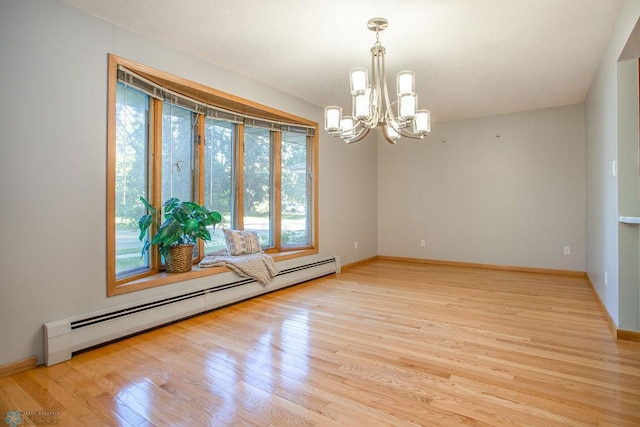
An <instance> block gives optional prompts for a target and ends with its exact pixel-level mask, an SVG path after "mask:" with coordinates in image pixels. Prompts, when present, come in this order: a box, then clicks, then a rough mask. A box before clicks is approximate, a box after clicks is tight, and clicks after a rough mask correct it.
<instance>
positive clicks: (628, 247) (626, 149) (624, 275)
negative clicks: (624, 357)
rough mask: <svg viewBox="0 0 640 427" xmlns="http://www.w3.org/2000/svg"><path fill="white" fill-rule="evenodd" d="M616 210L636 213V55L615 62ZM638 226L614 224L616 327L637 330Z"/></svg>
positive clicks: (639, 284) (639, 307)
mask: <svg viewBox="0 0 640 427" xmlns="http://www.w3.org/2000/svg"><path fill="white" fill-rule="evenodd" d="M617 78H618V120H617V121H618V153H619V155H618V213H619V215H623V216H640V199H639V195H640V192H639V188H638V170H639V169H638V113H639V111H638V93H639V91H638V89H639V88H638V59H637V58H636V59H633V60H631V61H623V62H618V76H617ZM639 231H640V226H638V225H635V224H634V225H631V224H624V223H620V224H619V225H618V284H619V285H618V294H619V297H618V300H619V323H618V326H619V328H620V329H624V330H634V331H640V234H639V233H638V232H639Z"/></svg>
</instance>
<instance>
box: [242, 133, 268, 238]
mask: <svg viewBox="0 0 640 427" xmlns="http://www.w3.org/2000/svg"><path fill="white" fill-rule="evenodd" d="M244 129H245V130H244V229H245V230H247V231H255V232H257V233H258V236H259V237H260V244H261V245H262V246H266V247H269V246H272V245H273V243H272V241H271V137H270V136H271V132H270V131H269V130H268V129H263V128H254V127H249V126H245V128H244Z"/></svg>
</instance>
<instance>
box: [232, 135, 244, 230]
mask: <svg viewBox="0 0 640 427" xmlns="http://www.w3.org/2000/svg"><path fill="white" fill-rule="evenodd" d="M236 126H237V127H236V130H237V132H236V144H235V147H236V148H235V152H236V155H235V156H234V164H235V173H236V175H235V176H236V188H235V192H236V194H235V196H236V197H235V199H236V202H235V209H234V213H233V214H234V216H235V224H236V225H235V227H236V228H237V229H238V230H243V229H244V125H243V124H238V125H236Z"/></svg>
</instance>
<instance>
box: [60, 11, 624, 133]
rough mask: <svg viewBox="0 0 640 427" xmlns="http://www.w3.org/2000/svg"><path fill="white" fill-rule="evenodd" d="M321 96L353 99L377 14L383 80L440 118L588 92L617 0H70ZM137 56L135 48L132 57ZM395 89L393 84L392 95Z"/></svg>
mask: <svg viewBox="0 0 640 427" xmlns="http://www.w3.org/2000/svg"><path fill="white" fill-rule="evenodd" d="M64 1H65V3H68V4H71V5H73V6H76V7H77V8H79V9H81V10H83V11H86V12H88V13H90V14H92V15H95V16H97V17H99V18H102V19H104V20H106V21H109V22H112V23H114V24H116V25H118V26H121V27H124V28H127V29H129V30H131V31H133V32H136V33H141V34H143V35H145V36H147V37H149V38H151V39H155V40H158V41H160V42H162V43H164V44H166V45H168V46H171V47H173V48H175V49H178V50H181V51H184V52H186V53H189V54H192V55H195V56H197V57H199V58H202V59H203V60H205V61H207V62H210V63H212V64H216V65H218V66H220V67H222V68H225V69H228V70H231V71H234V72H236V73H239V74H242V75H245V76H247V77H250V78H252V79H254V80H257V81H260V82H262V83H265V84H267V85H269V86H272V87H274V88H276V89H279V90H281V91H283V92H286V93H289V94H291V95H294V96H296V97H299V98H301V99H304V100H306V101H308V102H310V103H312V104H315V105H318V106H325V105H340V106H342V107H343V109H345V110H350V108H351V99H350V95H349V93H348V92H349V77H348V73H349V69H351V68H353V67H355V66H365V67H370V53H369V49H370V48H371V46H373V44H374V43H375V33H373V32H371V31H369V30H368V29H367V26H366V25H367V21H368V20H369V18H373V17H377V16H381V17H384V18H386V19H388V20H389V27H388V29H387V30H385V31H384V32H382V33H380V41H381V42H382V44H383V45H384V46H385V47H386V51H387V53H386V62H387V64H386V65H387V75H388V78H387V81H388V84H389V87H390V90H391V91H393V90H395V74H396V73H397V72H398V71H400V70H404V69H410V70H413V71H415V73H416V81H417V83H416V91H417V92H418V94H419V99H418V101H419V106H420V108H425V109H430V110H431V114H432V118H433V121H434V122H443V121H453V120H463V119H469V118H475V117H482V116H488V115H495V114H502V113H510V112H517V111H526V110H532V109H538V108H546V107H555V106H563V105H571V104H579V103H583V102H584V100H585V97H586V95H587V91H588V89H589V85H590V83H591V81H592V79H593V76H594V74H595V71H596V68H597V66H598V64H599V62H600V58H601V56H602V53H603V51H604V48H605V46H606V43H607V40H608V38H609V34H610V32H611V29H612V27H613V24H614V21H615V18H616V15H617V13H618V10H619V8H620V6H621V3H622V0H349V1H344V0H315V1H313V2H312V1H305V0H271V1H265V0H182V1H176V0H108V1H107V0H64ZM131 59H135V58H131ZM392 97H393V94H392Z"/></svg>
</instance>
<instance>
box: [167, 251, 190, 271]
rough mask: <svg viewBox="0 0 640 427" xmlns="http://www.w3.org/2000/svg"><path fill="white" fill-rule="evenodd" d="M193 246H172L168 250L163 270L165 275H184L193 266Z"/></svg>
mask: <svg viewBox="0 0 640 427" xmlns="http://www.w3.org/2000/svg"><path fill="white" fill-rule="evenodd" d="M193 247H194V245H173V246H171V248H170V249H169V256H167V257H166V259H165V261H166V262H167V265H166V268H165V270H166V271H167V273H186V272H187V271H191V266H192V265H193Z"/></svg>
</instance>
